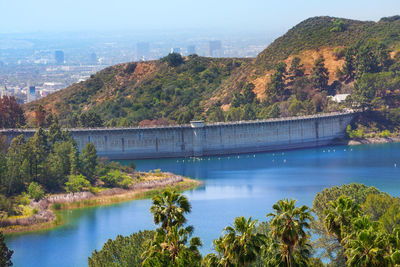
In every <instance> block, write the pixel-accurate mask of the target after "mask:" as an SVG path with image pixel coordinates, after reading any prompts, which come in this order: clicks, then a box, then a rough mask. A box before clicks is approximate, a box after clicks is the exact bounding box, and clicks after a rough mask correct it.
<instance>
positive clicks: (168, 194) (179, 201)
mask: <svg viewBox="0 0 400 267" xmlns="http://www.w3.org/2000/svg"><path fill="white" fill-rule="evenodd" d="M191 209H192V206H191V205H190V203H189V201H188V199H187V198H186V197H185V196H184V195H181V194H179V193H178V192H177V191H176V190H172V189H167V190H164V191H163V192H162V194H161V195H156V196H154V197H153V205H152V206H151V208H150V212H151V213H153V216H154V223H155V224H160V225H161V227H162V228H163V229H168V227H171V226H174V225H178V226H181V225H183V224H184V223H185V222H186V218H185V214H187V213H189V212H190V211H191Z"/></svg>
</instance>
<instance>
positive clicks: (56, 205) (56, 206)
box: [53, 203, 61, 210]
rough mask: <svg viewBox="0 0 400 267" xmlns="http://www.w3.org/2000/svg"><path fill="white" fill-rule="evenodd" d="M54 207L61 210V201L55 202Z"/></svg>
mask: <svg viewBox="0 0 400 267" xmlns="http://www.w3.org/2000/svg"><path fill="white" fill-rule="evenodd" d="M53 208H54V209H55V210H60V209H61V203H54V204H53Z"/></svg>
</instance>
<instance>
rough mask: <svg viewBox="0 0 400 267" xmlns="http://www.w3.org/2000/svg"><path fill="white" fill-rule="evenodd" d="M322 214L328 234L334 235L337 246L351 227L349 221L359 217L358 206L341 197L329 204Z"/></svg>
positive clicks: (347, 198)
mask: <svg viewBox="0 0 400 267" xmlns="http://www.w3.org/2000/svg"><path fill="white" fill-rule="evenodd" d="M324 213H325V219H324V223H325V228H326V230H327V232H328V234H331V235H334V236H335V237H336V238H337V240H338V242H339V244H342V240H343V238H344V237H345V235H346V233H347V232H349V231H350V228H351V226H352V225H351V220H352V219H353V218H356V217H358V216H359V215H360V206H359V205H358V204H355V203H354V201H353V200H351V199H350V198H349V197H347V196H341V197H339V198H338V199H336V200H335V201H331V202H329V206H328V209H327V210H325V212H324Z"/></svg>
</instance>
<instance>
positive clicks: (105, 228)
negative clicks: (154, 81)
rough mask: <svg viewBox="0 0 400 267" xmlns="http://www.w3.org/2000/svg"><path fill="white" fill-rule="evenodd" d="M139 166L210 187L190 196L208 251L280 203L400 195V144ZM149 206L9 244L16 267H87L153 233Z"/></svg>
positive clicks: (110, 211) (75, 215)
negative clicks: (98, 252) (114, 245)
mask: <svg viewBox="0 0 400 267" xmlns="http://www.w3.org/2000/svg"><path fill="white" fill-rule="evenodd" d="M134 162H135V164H136V166H137V169H138V170H151V169H162V170H163V171H171V172H174V173H177V174H181V175H184V176H190V177H194V178H197V179H200V180H202V181H203V182H204V184H203V185H202V186H200V187H198V188H197V189H195V190H192V191H187V192H186V193H185V194H186V195H187V196H188V198H189V200H190V202H191V204H192V213H191V214H190V215H189V216H188V222H189V224H192V225H194V227H195V235H197V236H199V237H201V239H202V241H203V244H204V245H203V247H202V252H203V253H207V252H209V251H210V250H211V248H212V240H213V239H215V238H217V237H218V236H220V234H221V231H222V229H223V228H224V227H225V226H227V225H229V224H232V223H233V220H234V218H235V217H237V216H246V217H248V216H251V217H253V218H255V219H259V220H265V219H266V218H265V215H266V214H267V213H268V212H270V211H271V206H272V205H273V204H274V203H275V202H276V201H278V200H279V199H283V198H294V199H296V200H298V204H306V205H309V206H311V205H312V201H313V199H314V195H315V194H316V193H317V192H319V191H321V190H322V189H323V188H325V187H331V186H334V185H342V184H347V183H351V182H356V183H363V184H366V185H369V186H375V187H377V188H378V189H380V190H382V191H386V192H388V193H390V194H392V195H396V196H399V195H400V144H399V143H398V144H382V145H360V146H352V147H349V146H336V147H324V148H317V149H306V150H295V151H285V152H275V153H260V154H246V155H236V156H226V157H210V158H209V157H205V158H199V159H162V160H143V161H137V160H136V161H134ZM122 163H124V164H128V163H129V161H123V162H122ZM150 205H151V201H150V200H137V201H130V202H125V203H120V204H116V205H112V206H106V207H97V208H87V209H80V210H73V211H66V212H65V215H66V219H67V221H68V222H67V224H65V225H63V226H61V227H58V228H56V229H53V230H48V231H43V232H39V233H34V234H25V235H16V236H12V237H9V238H7V240H6V241H7V244H8V246H9V247H10V248H11V249H13V250H14V255H13V258H12V260H13V262H14V265H15V266H41V267H42V266H57V267H61V266H86V265H87V257H88V256H90V255H91V253H92V251H93V250H94V249H101V247H102V245H103V243H104V242H106V241H107V240H108V239H109V238H112V239H114V238H115V237H116V236H117V235H118V234H122V235H129V234H131V233H134V232H136V231H138V230H141V229H153V228H154V224H153V222H152V216H151V214H150V212H149V208H150Z"/></svg>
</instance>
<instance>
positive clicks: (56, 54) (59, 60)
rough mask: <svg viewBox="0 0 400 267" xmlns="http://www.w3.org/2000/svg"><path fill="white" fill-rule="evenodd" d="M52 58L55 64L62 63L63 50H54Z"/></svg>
mask: <svg viewBox="0 0 400 267" xmlns="http://www.w3.org/2000/svg"><path fill="white" fill-rule="evenodd" d="M54 59H55V60H56V64H57V65H62V64H64V52H63V51H61V50H57V51H55V52H54Z"/></svg>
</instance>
